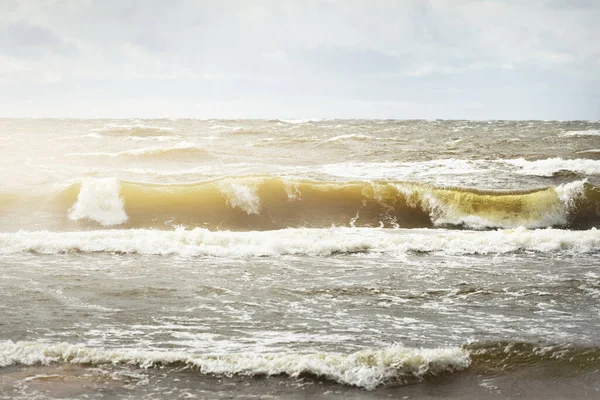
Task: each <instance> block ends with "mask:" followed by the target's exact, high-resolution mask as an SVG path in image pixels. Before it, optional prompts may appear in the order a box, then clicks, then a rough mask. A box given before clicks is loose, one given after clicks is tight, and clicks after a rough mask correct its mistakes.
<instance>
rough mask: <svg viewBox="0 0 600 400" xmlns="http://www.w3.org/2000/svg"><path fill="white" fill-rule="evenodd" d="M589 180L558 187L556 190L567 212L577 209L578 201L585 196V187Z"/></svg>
mask: <svg viewBox="0 0 600 400" xmlns="http://www.w3.org/2000/svg"><path fill="white" fill-rule="evenodd" d="M586 183H587V180H585V179H584V180H581V181H574V182H570V183H564V184H562V185H559V186H557V187H556V188H555V189H554V190H555V191H556V195H557V196H558V198H559V199H560V201H561V202H562V203H563V204H564V207H565V211H566V212H569V211H571V210H573V208H574V207H575V203H576V201H577V199H579V198H581V197H582V196H584V195H585V185H586Z"/></svg>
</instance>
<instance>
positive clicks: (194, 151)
mask: <svg viewBox="0 0 600 400" xmlns="http://www.w3.org/2000/svg"><path fill="white" fill-rule="evenodd" d="M208 154H210V152H209V151H208V150H206V149H204V148H202V147H200V146H198V145H196V144H194V143H189V142H181V143H178V144H176V145H173V146H167V147H164V146H155V147H144V148H140V149H132V150H124V151H119V152H116V153H107V152H91V153H69V154H67V155H68V156H95V157H130V158H131V157H135V158H143V157H146V158H150V157H152V158H157V157H161V156H169V157H175V158H176V157H181V156H184V155H208Z"/></svg>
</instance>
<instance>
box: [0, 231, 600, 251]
mask: <svg viewBox="0 0 600 400" xmlns="http://www.w3.org/2000/svg"><path fill="white" fill-rule="evenodd" d="M27 251H33V252H37V253H42V254H56V253H64V252H71V251H82V252H119V253H139V254H155V255H180V256H212V257H232V258H239V257H253V256H282V255H310V256H330V255H333V254H339V253H343V254H351V253H365V252H371V253H385V254H388V255H392V256H393V255H404V254H406V253H407V252H413V251H416V252H436V253H442V254H450V255H461V254H501V253H509V252H515V251H535V252H543V253H548V252H556V251H567V252H570V253H589V252H597V251H600V230H596V229H595V228H592V229H590V230H587V231H570V230H561V229H550V228H548V229H543V230H529V229H526V228H523V227H519V228H517V229H509V230H497V231H449V230H444V229H381V228H327V229H306V228H297V229H282V230H278V231H262V232H256V231H250V232H230V231H220V232H211V231H209V230H206V229H203V228H195V229H193V230H184V229H177V230H174V231H158V230H147V229H130V230H97V231H85V232H47V231H33V232H28V231H19V232H11V233H0V254H14V253H20V252H27Z"/></svg>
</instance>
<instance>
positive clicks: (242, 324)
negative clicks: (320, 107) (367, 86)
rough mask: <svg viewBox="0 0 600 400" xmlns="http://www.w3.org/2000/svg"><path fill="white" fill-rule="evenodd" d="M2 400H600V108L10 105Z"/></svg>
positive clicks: (3, 200)
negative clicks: (87, 114) (146, 111)
mask: <svg viewBox="0 0 600 400" xmlns="http://www.w3.org/2000/svg"><path fill="white" fill-rule="evenodd" d="M0 154H2V157H1V158H0V168H1V170H2V174H0V276H1V277H2V279H1V280H0V294H1V296H2V302H0V397H2V398H32V397H35V398H65V397H68V398H84V397H88V398H89V397H92V398H124V397H125V398H127V397H129V398H175V397H181V398H184V397H186V398H218V397H223V398H230V397H235V396H240V397H261V398H277V397H285V398H306V397H327V398H380V397H395V398H398V397H400V398H402V397H405V396H407V397H408V398H413V397H419V398H472V397H479V398H513V397H523V398H564V397H569V398H596V397H597V396H599V395H600V384H599V382H600V339H599V337H598V333H597V331H598V326H600V269H599V262H598V259H599V255H600V231H599V230H598V229H597V228H598V227H600V189H599V187H600V123H595V122H581V121H565V122H551V121H549V122H543V121H521V122H508V121H482V122H473V121H278V120H276V121H220V120H214V121H210V120H209V121H197V120H176V121H171V120H143V121H141V120H112V121H108V120H18V119H4V120H0Z"/></svg>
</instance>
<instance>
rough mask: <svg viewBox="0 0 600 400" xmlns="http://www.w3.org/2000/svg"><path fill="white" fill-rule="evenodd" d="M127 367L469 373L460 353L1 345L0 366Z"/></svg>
mask: <svg viewBox="0 0 600 400" xmlns="http://www.w3.org/2000/svg"><path fill="white" fill-rule="evenodd" d="M50 363H72V364H91V365H99V364H113V365H119V364H126V365H136V366H139V367H141V368H151V367H155V366H178V365H179V366H181V365H183V366H188V367H192V368H196V369H197V370H198V371H199V373H201V374H216V375H225V376H227V375H242V376H273V375H287V376H290V377H293V378H296V377H299V376H301V375H313V376H318V377H322V378H326V379H329V380H332V381H334V382H338V383H341V384H346V385H353V386H359V387H363V388H366V389H374V388H376V387H377V386H379V385H382V384H386V383H396V384H398V383H400V384H402V383H407V382H413V381H419V380H422V379H423V378H424V377H426V376H435V375H439V374H442V373H450V372H453V371H456V370H461V369H465V368H467V367H468V366H469V364H470V360H469V353H468V352H467V351H465V350H463V349H461V348H439V349H416V348H407V347H401V346H392V347H388V348H385V349H382V350H363V351H358V352H356V353H351V354H342V353H308V354H302V353H266V354H257V353H242V354H230V355H201V354H190V353H185V352H177V351H144V350H138V349H104V348H92V347H85V346H82V345H71V344H67V343H59V344H45V343H36V342H12V341H5V342H0V366H1V367H6V366H9V365H15V364H22V365H34V364H50Z"/></svg>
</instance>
